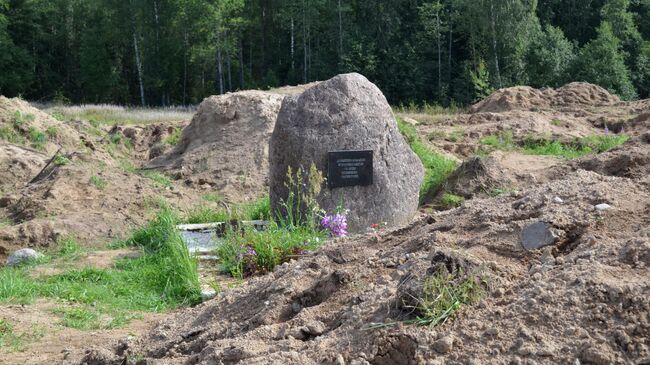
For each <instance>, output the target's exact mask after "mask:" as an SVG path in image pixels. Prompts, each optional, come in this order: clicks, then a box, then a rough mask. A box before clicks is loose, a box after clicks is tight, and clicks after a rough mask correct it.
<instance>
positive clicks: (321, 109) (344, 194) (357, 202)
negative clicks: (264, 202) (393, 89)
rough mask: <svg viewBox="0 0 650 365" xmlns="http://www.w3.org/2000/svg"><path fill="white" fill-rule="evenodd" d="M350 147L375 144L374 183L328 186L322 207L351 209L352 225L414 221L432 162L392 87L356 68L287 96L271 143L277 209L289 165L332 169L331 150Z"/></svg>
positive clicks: (273, 203)
mask: <svg viewBox="0 0 650 365" xmlns="http://www.w3.org/2000/svg"><path fill="white" fill-rule="evenodd" d="M342 150H345V151H349V150H372V151H373V183H372V185H368V186H351V187H342V188H334V189H329V188H326V187H324V188H323V190H322V191H321V194H320V196H319V197H318V198H317V201H318V203H319V204H320V207H321V208H323V209H325V210H326V211H328V212H332V211H333V210H334V209H336V207H337V206H339V205H340V204H342V205H343V207H344V208H346V209H349V210H350V213H349V215H348V226H349V230H350V231H351V232H360V231H364V230H365V229H367V228H368V227H369V226H370V225H372V224H373V223H381V222H386V223H387V224H388V225H390V226H395V225H399V224H403V223H406V222H408V221H409V219H410V218H412V216H413V214H414V213H415V211H416V209H417V207H418V193H419V189H420V184H421V183H422V178H423V175H424V168H423V167H422V163H421V162H420V160H419V159H418V157H417V156H416V155H415V154H414V153H413V151H411V149H410V147H409V146H408V144H407V143H406V142H405V141H404V138H403V137H402V135H401V134H400V132H399V130H398V128H397V123H396V122H395V117H394V115H393V112H392V110H391V108H390V105H388V102H387V101H386V98H385V97H384V95H383V94H382V93H381V91H380V90H379V89H378V88H377V86H375V85H374V84H372V83H371V82H370V81H368V79H366V78H365V77H364V76H362V75H359V74H356V73H353V74H345V75H338V76H336V77H334V78H332V79H330V80H328V81H325V82H322V83H320V84H318V85H316V86H314V87H312V88H310V89H308V90H306V91H305V92H303V93H302V94H300V95H293V96H288V97H286V98H285V99H284V101H283V102H282V107H281V109H280V113H279V114H278V120H277V122H276V125H275V129H274V131H273V135H272V136H271V141H270V147H269V163H270V175H269V183H270V197H271V209H273V211H274V212H278V211H280V212H281V211H282V210H283V202H284V201H286V199H287V195H288V189H287V187H286V180H287V169H288V167H291V168H292V169H293V170H294V171H295V170H296V169H297V168H299V167H302V168H303V169H309V167H310V165H311V164H312V162H313V163H314V164H315V165H316V167H317V168H318V170H319V171H321V172H323V173H324V174H325V175H327V174H326V173H327V168H328V152H330V151H342ZM326 177H327V176H326Z"/></svg>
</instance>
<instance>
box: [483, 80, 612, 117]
mask: <svg viewBox="0 0 650 365" xmlns="http://www.w3.org/2000/svg"><path fill="white" fill-rule="evenodd" d="M619 102H620V99H619V98H618V97H617V96H615V95H612V94H610V93H609V92H608V91H607V90H605V89H603V88H602V87H600V86H597V85H593V84H589V83H585V82H572V83H570V84H567V85H565V86H562V87H561V88H559V89H535V88H532V87H529V86H515V87H510V88H506V89H499V90H497V91H495V92H494V93H493V94H492V95H490V96H489V97H488V98H487V99H485V100H482V101H480V102H478V103H476V104H474V105H473V106H472V107H471V108H470V112H472V113H478V112H493V113H500V112H505V111H510V110H533V109H550V108H557V107H575V106H591V107H602V106H611V105H615V104H617V103H619Z"/></svg>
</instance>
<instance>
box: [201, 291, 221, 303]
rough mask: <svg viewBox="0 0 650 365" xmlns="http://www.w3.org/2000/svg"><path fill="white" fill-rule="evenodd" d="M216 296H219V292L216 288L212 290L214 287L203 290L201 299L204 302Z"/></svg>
mask: <svg viewBox="0 0 650 365" xmlns="http://www.w3.org/2000/svg"><path fill="white" fill-rule="evenodd" d="M216 296H217V292H216V291H214V290H212V289H208V290H202V291H201V299H202V300H203V301H204V302H205V301H206V300H210V299H213V298H214V297H216Z"/></svg>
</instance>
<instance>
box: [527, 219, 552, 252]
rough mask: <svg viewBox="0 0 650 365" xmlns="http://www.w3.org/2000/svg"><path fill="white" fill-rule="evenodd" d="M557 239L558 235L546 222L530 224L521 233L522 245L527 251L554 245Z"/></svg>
mask: <svg viewBox="0 0 650 365" xmlns="http://www.w3.org/2000/svg"><path fill="white" fill-rule="evenodd" d="M557 239H558V235H557V234H556V233H555V232H554V230H553V228H552V227H551V225H550V224H548V223H546V222H535V223H532V224H529V225H527V226H526V227H524V229H523V230H522V231H521V245H522V246H523V247H524V249H525V250H526V251H530V250H535V249H538V248H542V247H544V246H549V245H552V244H554V243H555V241H556V240H557Z"/></svg>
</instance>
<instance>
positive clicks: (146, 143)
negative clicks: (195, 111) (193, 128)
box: [108, 122, 188, 161]
mask: <svg viewBox="0 0 650 365" xmlns="http://www.w3.org/2000/svg"><path fill="white" fill-rule="evenodd" d="M187 124H188V123H187V122H169V123H156V124H148V125H143V126H139V125H130V126H119V125H116V126H114V127H113V128H112V129H111V130H110V131H109V132H108V138H117V137H115V136H118V137H120V138H122V137H123V138H125V139H127V140H128V141H129V142H128V143H129V144H130V147H132V148H133V151H132V153H133V157H134V158H136V159H138V160H141V161H149V160H151V159H154V158H156V157H159V156H162V155H163V154H165V153H166V152H169V150H171V149H172V147H173V146H174V144H175V143H178V141H177V138H178V137H179V136H180V131H181V130H182V129H183V128H185V127H186V126H187Z"/></svg>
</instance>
